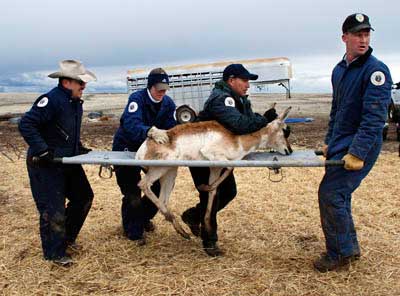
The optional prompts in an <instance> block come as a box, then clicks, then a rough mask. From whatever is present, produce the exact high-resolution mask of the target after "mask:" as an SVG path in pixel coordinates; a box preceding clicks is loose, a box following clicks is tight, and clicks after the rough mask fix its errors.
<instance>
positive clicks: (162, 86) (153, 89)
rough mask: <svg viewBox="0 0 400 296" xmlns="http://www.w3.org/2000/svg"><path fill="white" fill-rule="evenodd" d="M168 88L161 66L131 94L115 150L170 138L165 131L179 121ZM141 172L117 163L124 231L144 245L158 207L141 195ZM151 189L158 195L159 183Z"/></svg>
mask: <svg viewBox="0 0 400 296" xmlns="http://www.w3.org/2000/svg"><path fill="white" fill-rule="evenodd" d="M168 89H169V77H168V75H167V73H166V72H165V71H164V70H163V69H162V68H156V69H153V70H152V71H150V73H149V75H148V77H147V88H144V89H141V90H138V91H136V92H134V93H132V94H131V95H130V96H129V99H128V103H127V105H126V107H125V110H124V112H123V114H122V116H121V120H120V126H119V128H118V130H117V132H116V133H115V135H114V141H113V151H125V150H127V151H132V152H136V151H137V150H138V149H139V147H140V145H142V143H143V142H144V141H145V140H146V138H147V137H150V138H152V139H154V141H156V142H157V143H160V144H165V143H167V142H168V141H169V139H168V135H167V132H166V130H167V129H170V128H172V127H174V126H175V125H176V120H175V104H174V102H173V101H172V99H171V98H170V97H169V96H167V95H166V92H167V90H168ZM140 171H141V168H140V167H131V166H115V175H116V178H117V183H118V185H119V187H120V189H121V193H122V195H123V197H122V206H121V215H122V226H123V229H124V233H125V235H126V237H127V238H129V239H131V240H133V241H136V242H137V244H138V245H144V244H145V243H146V241H145V237H144V231H145V230H146V231H153V230H154V225H153V223H152V222H151V219H152V218H153V217H154V216H155V215H156V213H157V207H156V206H155V205H154V204H153V203H152V202H151V201H150V200H149V199H148V198H147V197H146V196H143V198H142V197H141V191H140V189H139V187H138V186H137V184H138V183H139V181H140V179H141V177H140ZM152 190H153V192H154V193H155V194H156V195H157V196H158V195H159V193H160V184H159V182H156V183H154V185H153V186H152Z"/></svg>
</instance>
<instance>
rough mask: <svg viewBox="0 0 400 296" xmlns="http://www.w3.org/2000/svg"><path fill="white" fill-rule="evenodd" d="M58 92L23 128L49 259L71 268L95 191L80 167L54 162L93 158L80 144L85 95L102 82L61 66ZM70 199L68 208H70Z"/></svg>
mask: <svg viewBox="0 0 400 296" xmlns="http://www.w3.org/2000/svg"><path fill="white" fill-rule="evenodd" d="M49 77H51V78H59V83H58V86H57V87H55V88H53V89H52V90H51V91H49V92H48V93H46V94H44V95H41V96H40V97H39V98H38V99H37V100H36V101H35V103H34V104H33V106H32V108H31V109H30V110H29V111H28V112H26V113H25V115H24V116H23V117H22V119H21V121H20V123H19V130H20V132H21V135H22V136H23V137H24V139H25V141H26V142H27V143H28V145H29V149H28V155H27V168H28V173H29V179H30V184H31V190H32V195H33V199H34V200H35V203H36V206H37V209H38V211H39V214H40V236H41V240H42V248H43V254H44V258H45V259H47V260H51V261H53V262H55V263H57V264H61V265H69V264H71V263H72V259H71V257H70V256H69V255H68V254H66V249H67V247H68V246H75V240H76V237H77V236H78V233H79V231H80V229H81V227H82V225H83V223H84V221H85V219H86V216H87V214H88V212H89V209H90V207H91V204H92V200H93V191H92V189H91V187H90V184H89V182H88V180H87V178H86V175H85V172H84V171H83V169H82V166H80V165H61V164H54V163H53V158H54V157H69V156H74V155H78V154H82V153H87V152H88V151H89V150H90V149H87V148H84V147H83V146H82V143H81V141H80V128H81V121H82V103H83V101H82V100H81V97H82V93H83V90H84V89H85V86H86V83H87V82H89V81H94V80H96V76H95V75H94V74H93V73H92V72H90V71H88V70H86V69H85V68H84V66H83V65H82V64H81V63H80V62H78V61H75V60H65V61H62V62H60V71H58V72H55V73H52V74H50V75H49ZM65 198H68V200H69V202H68V205H67V206H66V207H65Z"/></svg>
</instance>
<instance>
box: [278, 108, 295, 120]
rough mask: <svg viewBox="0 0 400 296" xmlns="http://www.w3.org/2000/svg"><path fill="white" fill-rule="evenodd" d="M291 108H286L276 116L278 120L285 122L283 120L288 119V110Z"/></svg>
mask: <svg viewBox="0 0 400 296" xmlns="http://www.w3.org/2000/svg"><path fill="white" fill-rule="evenodd" d="M291 109H292V107H288V108H287V109H286V110H285V111H284V112H283V113H282V114H280V115H279V116H278V119H279V120H281V121H282V122H284V121H285V119H286V118H287V117H288V115H289V112H290V110H291Z"/></svg>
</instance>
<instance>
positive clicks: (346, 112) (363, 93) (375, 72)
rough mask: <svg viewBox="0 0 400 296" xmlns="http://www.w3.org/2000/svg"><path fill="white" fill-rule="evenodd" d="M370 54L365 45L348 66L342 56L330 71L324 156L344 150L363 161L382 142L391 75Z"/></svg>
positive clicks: (370, 51)
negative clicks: (357, 56)
mask: <svg viewBox="0 0 400 296" xmlns="http://www.w3.org/2000/svg"><path fill="white" fill-rule="evenodd" d="M371 53H372V48H369V50H368V51H367V52H366V53H365V54H364V55H363V56H361V57H359V58H358V59H356V60H355V61H353V62H352V63H350V64H349V65H347V63H346V61H345V59H343V60H342V61H340V62H339V63H338V64H337V65H336V67H335V68H334V70H333V73H332V86H333V101H332V108H331V112H330V120H329V127H328V133H327V135H326V138H325V143H326V144H327V145H328V158H330V157H332V156H334V155H336V154H339V153H343V152H345V153H350V154H352V155H354V156H356V157H358V158H360V159H362V160H364V161H365V160H366V157H367V155H368V153H369V152H370V149H371V148H372V147H379V149H380V147H381V145H382V130H383V126H384V124H385V120H386V117H387V109H388V105H389V103H390V92H391V86H392V78H391V76H390V72H389V69H388V67H387V66H386V65H385V64H384V63H382V62H381V61H379V60H378V59H376V58H375V57H374V56H372V55H371Z"/></svg>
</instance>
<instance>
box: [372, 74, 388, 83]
mask: <svg viewBox="0 0 400 296" xmlns="http://www.w3.org/2000/svg"><path fill="white" fill-rule="evenodd" d="M385 80H386V78H385V74H383V72H381V71H375V72H374V73H372V74H371V83H372V84H373V85H376V86H380V85H383V84H384V83H385Z"/></svg>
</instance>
